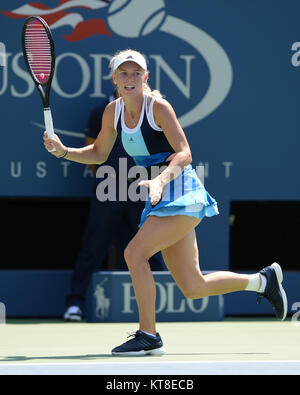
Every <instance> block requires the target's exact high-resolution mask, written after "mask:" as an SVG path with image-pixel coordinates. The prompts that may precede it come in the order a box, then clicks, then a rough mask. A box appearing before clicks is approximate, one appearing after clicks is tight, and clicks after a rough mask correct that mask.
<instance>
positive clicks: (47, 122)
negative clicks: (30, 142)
mask: <svg viewBox="0 0 300 395" xmlns="http://www.w3.org/2000/svg"><path fill="white" fill-rule="evenodd" d="M44 120H45V127H46V131H47V134H48V137H49V138H50V139H52V137H53V136H54V129H53V121H52V115H51V110H50V107H48V108H44ZM49 151H50V152H54V151H56V148H55V147H53V148H52V149H51V150H49Z"/></svg>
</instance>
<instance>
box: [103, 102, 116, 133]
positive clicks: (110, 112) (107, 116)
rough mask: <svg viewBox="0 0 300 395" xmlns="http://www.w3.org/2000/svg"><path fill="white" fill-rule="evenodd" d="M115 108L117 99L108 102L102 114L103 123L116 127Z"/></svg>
mask: <svg viewBox="0 0 300 395" xmlns="http://www.w3.org/2000/svg"><path fill="white" fill-rule="evenodd" d="M115 108H116V100H113V101H111V102H110V103H108V104H107V106H106V107H105V110H104V112H103V116H102V125H105V126H108V127H111V128H114V117H115Z"/></svg>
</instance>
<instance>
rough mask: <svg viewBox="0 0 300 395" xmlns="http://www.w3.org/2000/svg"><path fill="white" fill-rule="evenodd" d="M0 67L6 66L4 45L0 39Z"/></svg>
mask: <svg viewBox="0 0 300 395" xmlns="http://www.w3.org/2000/svg"><path fill="white" fill-rule="evenodd" d="M0 67H6V47H5V44H4V43H3V42H1V41H0Z"/></svg>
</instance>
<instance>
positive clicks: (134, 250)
mask: <svg viewBox="0 0 300 395" xmlns="http://www.w3.org/2000/svg"><path fill="white" fill-rule="evenodd" d="M124 259H125V262H126V263H127V266H128V267H130V266H134V265H135V264H139V263H140V262H141V261H144V260H146V259H147V258H146V255H145V254H143V250H142V249H141V248H139V247H138V246H137V245H135V243H133V242H130V243H129V244H128V245H127V247H126V248H125V250H124Z"/></svg>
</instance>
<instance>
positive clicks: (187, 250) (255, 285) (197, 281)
mask: <svg viewBox="0 0 300 395" xmlns="http://www.w3.org/2000/svg"><path fill="white" fill-rule="evenodd" d="M162 253H163V257H164V260H165V263H166V265H167V267H168V269H169V271H170V272H171V273H172V276H173V277H174V279H175V281H176V283H177V284H178V286H179V288H180V289H181V291H182V292H183V294H184V295H185V296H186V297H188V298H191V299H198V298H202V297H206V296H211V295H220V294H226V293H229V292H235V291H242V290H247V291H254V292H257V293H258V296H259V300H260V298H261V297H265V298H266V299H267V300H268V301H269V302H270V304H271V305H272V307H273V309H274V312H275V314H276V316H277V318H278V319H280V320H283V319H285V317H286V314H287V298H286V294H285V291H284V289H283V287H282V285H281V283H282V280H283V275H282V270H281V268H280V266H279V265H278V264H277V263H273V264H272V265H271V266H268V267H266V268H264V269H262V270H261V271H260V272H259V273H255V274H250V275H248V274H239V273H233V272H230V271H217V272H213V273H209V274H206V275H203V274H202V273H201V270H200V267H199V262H198V248H197V241H196V235H195V231H194V230H192V231H191V232H190V233H189V234H187V235H186V236H185V237H184V238H183V239H181V240H180V241H178V242H177V243H176V244H173V245H172V246H170V247H168V248H166V249H165V250H163V251H162Z"/></svg>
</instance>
